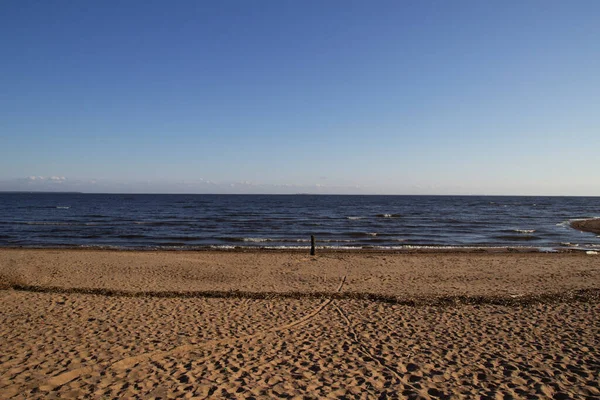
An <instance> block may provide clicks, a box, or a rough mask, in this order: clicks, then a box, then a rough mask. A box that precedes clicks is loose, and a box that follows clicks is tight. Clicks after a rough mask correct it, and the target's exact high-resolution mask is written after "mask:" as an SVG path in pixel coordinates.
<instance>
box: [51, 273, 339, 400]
mask: <svg viewBox="0 0 600 400" xmlns="http://www.w3.org/2000/svg"><path fill="white" fill-rule="evenodd" d="M345 282H346V276H343V277H342V280H341V281H340V284H339V286H338V287H337V289H336V292H337V293H339V292H341V290H342V287H343V286H344V283H345ZM332 301H333V299H332V298H328V299H325V300H323V301H322V302H321V304H319V305H318V306H317V307H316V308H315V309H314V310H313V311H312V312H310V313H308V314H306V315H305V316H304V317H302V318H299V319H297V320H295V321H292V322H289V323H287V324H284V325H280V326H275V327H273V328H270V329H266V330H264V331H260V332H257V333H254V334H252V335H246V336H241V337H233V338H224V339H217V340H210V341H207V342H204V343H201V344H186V345H182V346H177V347H175V348H172V349H171V350H166V351H155V352H149V353H143V354H140V355H137V356H133V357H127V358H124V359H122V360H119V361H117V362H114V363H108V362H106V363H99V364H96V365H95V366H89V367H83V368H78V369H74V370H72V371H68V372H65V373H62V374H60V375H57V376H55V377H53V378H51V379H49V380H48V381H47V382H46V384H44V385H41V386H40V387H39V388H40V390H44V391H50V390H53V389H55V388H57V387H60V386H63V385H65V384H67V383H69V382H71V381H73V380H75V379H77V378H79V377H80V376H82V375H84V374H89V373H91V372H93V371H94V369H96V368H97V367H101V368H108V369H116V370H123V369H127V368H129V367H132V366H134V365H136V364H139V363H141V362H144V361H156V360H159V359H161V358H164V357H167V356H169V355H172V354H176V353H180V352H189V351H194V350H201V349H203V348H206V347H211V346H216V345H220V344H231V343H235V342H237V341H240V340H249V339H254V338H256V337H259V336H261V335H265V334H268V333H274V332H279V331H283V330H286V329H291V328H293V327H295V326H298V325H301V324H303V323H305V322H307V321H309V320H310V319H311V318H314V317H315V316H316V315H317V314H318V313H320V312H321V311H323V309H324V308H325V307H327V306H328V305H329V304H330V303H331V302H332Z"/></svg>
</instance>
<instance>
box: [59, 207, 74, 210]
mask: <svg viewBox="0 0 600 400" xmlns="http://www.w3.org/2000/svg"><path fill="white" fill-rule="evenodd" d="M56 208H59V209H61V210H68V209H69V208H71V207H70V206H56Z"/></svg>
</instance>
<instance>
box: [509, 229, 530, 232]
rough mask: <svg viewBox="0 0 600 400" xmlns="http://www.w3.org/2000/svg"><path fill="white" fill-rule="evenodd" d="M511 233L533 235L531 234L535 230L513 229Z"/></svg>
mask: <svg viewBox="0 0 600 400" xmlns="http://www.w3.org/2000/svg"><path fill="white" fill-rule="evenodd" d="M513 232H518V233H533V232H535V229H514V230H513Z"/></svg>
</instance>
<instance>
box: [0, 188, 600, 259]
mask: <svg viewBox="0 0 600 400" xmlns="http://www.w3.org/2000/svg"><path fill="white" fill-rule="evenodd" d="M597 217H600V197H522V196H375V195H373V196H360V195H357V196H349V195H305V194H298V195H218V194H197V195H195V194H84V193H0V246H1V247H31V248H114V249H138V250H157V249H165V250H201V249H220V250H236V249H249V248H252V249H255V248H263V249H305V248H309V247H310V240H311V235H314V236H315V238H316V244H317V248H327V249H336V250H360V249H362V250H366V249H373V250H419V249H433V250H435V249H454V248H456V249H524V250H528V249H529V250H533V251H549V252H551V251H560V250H565V249H569V250H598V249H600V237H599V236H597V235H596V234H593V233H586V232H580V231H578V230H575V229H573V228H571V226H570V222H571V221H573V220H578V219H588V218H597Z"/></svg>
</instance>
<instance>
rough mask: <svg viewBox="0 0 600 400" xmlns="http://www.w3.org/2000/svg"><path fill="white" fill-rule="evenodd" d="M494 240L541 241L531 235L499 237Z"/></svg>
mask: <svg viewBox="0 0 600 400" xmlns="http://www.w3.org/2000/svg"><path fill="white" fill-rule="evenodd" d="M494 239H499V240H509V241H517V242H518V241H529V240H541V239H542V238H541V237H538V236H532V235H526V236H525V235H501V236H494Z"/></svg>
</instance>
